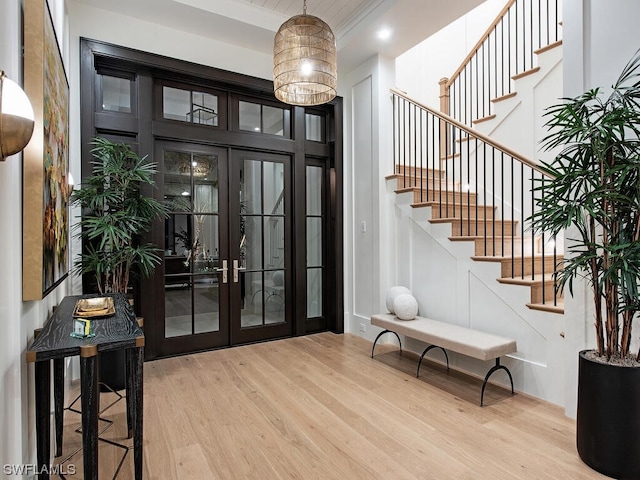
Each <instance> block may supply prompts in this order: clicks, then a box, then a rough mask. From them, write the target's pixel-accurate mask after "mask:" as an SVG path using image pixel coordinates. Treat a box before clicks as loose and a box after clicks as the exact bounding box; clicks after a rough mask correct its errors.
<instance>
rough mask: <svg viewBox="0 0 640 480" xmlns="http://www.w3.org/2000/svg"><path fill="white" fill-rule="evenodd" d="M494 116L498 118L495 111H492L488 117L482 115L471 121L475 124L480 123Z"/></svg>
mask: <svg viewBox="0 0 640 480" xmlns="http://www.w3.org/2000/svg"><path fill="white" fill-rule="evenodd" d="M494 118H496V115H495V113H492V114H491V115H487V116H486V117H482V118H476V119H475V120H473V121H472V122H471V123H473V124H474V125H476V124H478V123H482V122H488V121H489V120H493V119H494Z"/></svg>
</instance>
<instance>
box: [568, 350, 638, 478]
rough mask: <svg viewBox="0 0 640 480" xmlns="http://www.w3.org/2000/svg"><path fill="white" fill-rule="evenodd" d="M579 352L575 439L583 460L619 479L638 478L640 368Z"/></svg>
mask: <svg viewBox="0 0 640 480" xmlns="http://www.w3.org/2000/svg"><path fill="white" fill-rule="evenodd" d="M587 352H588V350H583V351H582V352H580V354H579V365H578V367H579V368H578V417H577V430H576V441H577V445H578V453H579V454H580V458H581V459H582V461H583V462H584V463H586V464H587V465H589V466H590V467H591V468H593V469H594V470H596V471H598V472H600V473H602V474H604V475H607V476H609V477H613V478H617V479H619V480H631V479H636V480H637V479H640V450H639V447H638V442H640V368H638V367H623V366H616V365H609V364H604V363H600V362H596V361H592V360H589V359H587V358H586V357H585V353H587Z"/></svg>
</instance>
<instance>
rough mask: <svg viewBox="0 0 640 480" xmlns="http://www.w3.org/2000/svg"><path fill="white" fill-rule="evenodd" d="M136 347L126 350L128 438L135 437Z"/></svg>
mask: <svg viewBox="0 0 640 480" xmlns="http://www.w3.org/2000/svg"><path fill="white" fill-rule="evenodd" d="M134 350H135V349H134V348H127V349H126V350H125V352H124V355H125V357H124V358H125V372H126V375H127V377H126V385H127V391H126V394H127V395H126V401H127V438H131V437H133V408H134V403H135V402H134V398H133V397H134V395H135V394H134V393H133V390H134V380H133V379H134V376H135V361H134V355H135V352H134Z"/></svg>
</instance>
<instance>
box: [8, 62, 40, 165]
mask: <svg viewBox="0 0 640 480" xmlns="http://www.w3.org/2000/svg"><path fill="white" fill-rule="evenodd" d="M33 125H34V116H33V107H31V102H29V98H28V97H27V94H26V93H24V90H22V88H20V87H19V86H18V84H17V83H15V82H14V81H12V80H9V79H8V78H7V77H6V76H5V74H4V71H2V70H0V160H1V161H4V160H5V159H6V158H7V157H9V156H11V155H14V154H16V153H18V152H21V151H22V150H23V149H24V147H26V146H27V143H29V140H30V139H31V135H32V134H33Z"/></svg>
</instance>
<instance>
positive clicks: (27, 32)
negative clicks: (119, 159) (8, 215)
mask: <svg viewBox="0 0 640 480" xmlns="http://www.w3.org/2000/svg"><path fill="white" fill-rule="evenodd" d="M24 8H25V10H24V19H25V20H24V90H25V92H26V93H27V95H28V97H29V99H30V100H31V104H32V105H33V110H34V114H35V128H34V131H33V136H32V138H31V141H30V142H29V144H28V145H27V147H26V148H25V150H24V155H23V160H24V164H23V165H24V166H23V202H22V203H23V212H22V215H23V220H22V223H23V229H22V299H23V300H24V301H27V300H39V299H41V298H43V297H45V296H46V295H47V294H48V293H49V292H51V291H52V290H53V289H55V287H56V286H58V285H59V284H60V283H61V282H62V281H63V280H64V279H65V278H66V276H67V275H68V273H69V258H68V255H69V252H68V241H69V208H68V201H69V189H68V180H67V178H68V175H69V173H68V172H69V83H68V81H67V76H66V73H65V70H64V64H63V62H62V55H61V53H60V48H59V46H58V41H57V39H56V33H55V29H54V27H53V21H52V18H51V13H50V11H49V6H48V4H47V0H25V7H24Z"/></svg>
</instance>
